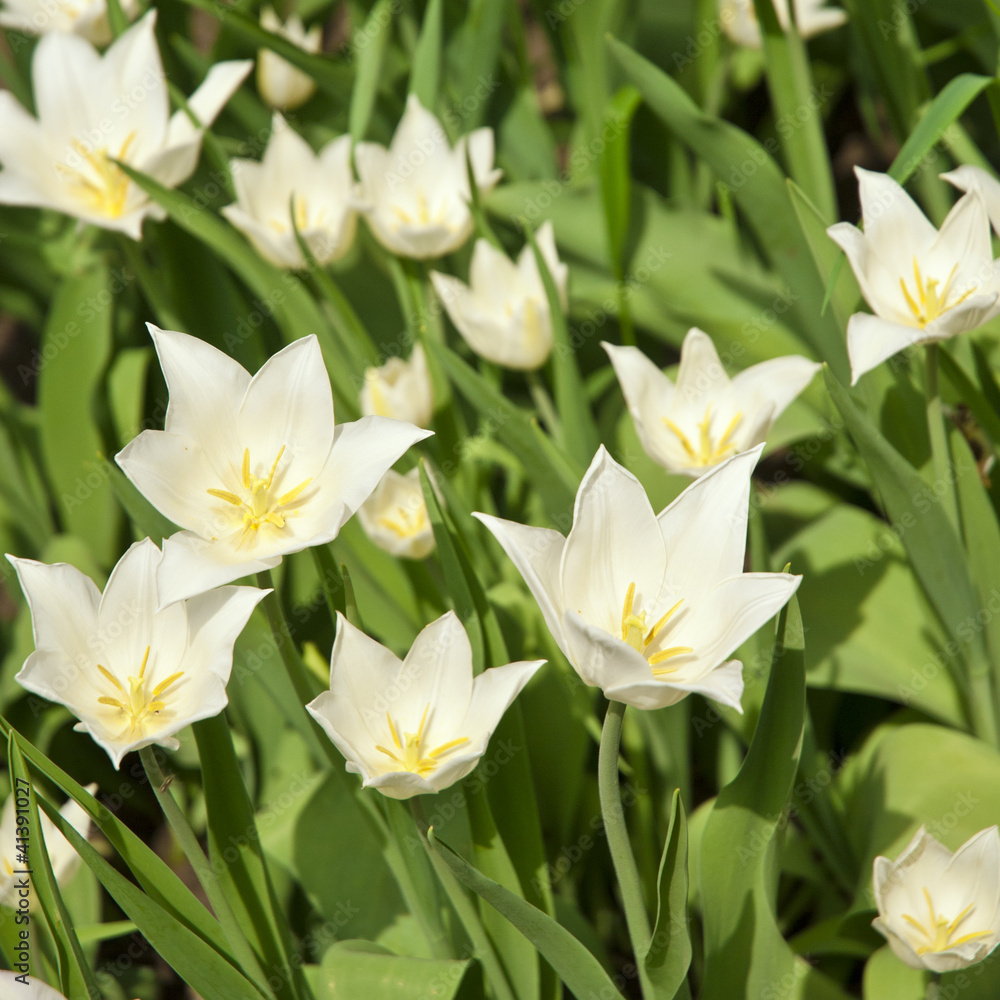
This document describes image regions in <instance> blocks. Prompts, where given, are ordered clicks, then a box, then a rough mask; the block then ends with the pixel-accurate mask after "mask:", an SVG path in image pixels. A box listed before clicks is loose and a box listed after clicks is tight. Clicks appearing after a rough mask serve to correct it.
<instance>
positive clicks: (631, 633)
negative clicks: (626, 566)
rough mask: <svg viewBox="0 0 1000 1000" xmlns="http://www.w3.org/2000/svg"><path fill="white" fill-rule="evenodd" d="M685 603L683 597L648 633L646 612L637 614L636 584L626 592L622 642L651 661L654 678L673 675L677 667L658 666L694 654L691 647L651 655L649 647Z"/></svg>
mask: <svg viewBox="0 0 1000 1000" xmlns="http://www.w3.org/2000/svg"><path fill="white" fill-rule="evenodd" d="M683 603H684V598H683V597H682V598H681V599H680V600H679V601H678V602H677V603H676V604H675V605H674V606H673V607H672V608H671V609H670V610H669V611H668V612H667V613H666V614H665V615H663V617H661V618H660V620H659V621H658V622H657V623H656V624H655V625H654V626H653V627H652V628H651V629H649V630H648V631H647V629H646V612H645V611H640V612H639V614H636V613H635V609H634V605H635V584H634V583H630V584H629V585H628V590H627V591H626V592H625V603H624V604H623V605H622V642H624V643H627V644H628V645H629V646H631V647H632V648H633V649H634V650H636V652H639V653H642V655H643V656H644V657H645V658H646V659H647V660H648V661H649V665H650V666H651V667H652V668H653V676H654V677H660V676H662V675H663V674H669V673H673V672H674V671H675V670H676V669H677V668H676V667H660V666H658V664H660V663H663V662H665V661H666V660H670V659H673V657H675V656H681V655H682V654H684V653H693V652H694V649H693V648H692V647H691V646H670V647H669V648H667V649H661V650H658V651H657V652H655V653H650V652H649V651H648V647H649V646H650V644H651V643H652V642H653V640H654V639H655V638H656V637H657V635H659V633H660V632H661V631H662V630H663V627H664V626H665V625H666V624H667V622H668V621H669V620H670V619H671V617H673V614H674V612H675V611H676V610H677V609H678V608H679V607H680V606H681V605H682V604H683Z"/></svg>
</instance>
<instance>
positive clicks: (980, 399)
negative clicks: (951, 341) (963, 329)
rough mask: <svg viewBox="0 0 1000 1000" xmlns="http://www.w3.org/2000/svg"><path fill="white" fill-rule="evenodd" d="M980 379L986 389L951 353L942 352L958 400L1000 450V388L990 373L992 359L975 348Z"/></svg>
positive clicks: (943, 366) (943, 371) (943, 365)
mask: <svg viewBox="0 0 1000 1000" xmlns="http://www.w3.org/2000/svg"><path fill="white" fill-rule="evenodd" d="M972 349H973V356H974V358H975V364H976V376H977V377H978V378H979V380H980V382H981V385H982V388H980V386H979V385H977V384H976V383H975V381H973V379H972V378H971V377H970V376H969V374H968V373H967V372H966V370H965V368H964V367H963V366H962V365H961V364H959V362H958V361H956V360H955V358H953V357H952V355H951V354H950V353H949V352H948V351H938V361H939V362H940V364H941V374H942V375H943V376H944V378H945V379H946V380H947V381H948V382H950V383H951V386H952V388H953V389H954V390H955V393H956V394H957V396H958V398H959V399H961V401H962V402H963V403H965V405H966V406H968V407H969V409H970V410H971V411H972V415H973V416H974V417H975V418H976V420H977V421H978V422H979V424H980V426H981V427H982V428H983V429H984V430H985V431H986V433H987V434H988V435H989V437H990V443H991V446H992V447H993V449H994V451H995V450H996V449H997V447H1000V388H998V387H997V385H996V382H995V381H994V378H993V373H992V372H991V371H990V364H989V360H988V359H987V358H986V357H985V356H984V355H983V353H982V351H980V350H978V348H977V346H976V345H975V344H973V345H972Z"/></svg>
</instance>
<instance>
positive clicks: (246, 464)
mask: <svg viewBox="0 0 1000 1000" xmlns="http://www.w3.org/2000/svg"><path fill="white" fill-rule="evenodd" d="M241 481H242V483H243V488H244V489H246V490H248V489H250V449H249V448H244V449H243V469H242V480H241ZM208 492H209V493H211V492H212V491H211V490H209V491H208Z"/></svg>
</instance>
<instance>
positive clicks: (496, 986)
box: [410, 797, 515, 1000]
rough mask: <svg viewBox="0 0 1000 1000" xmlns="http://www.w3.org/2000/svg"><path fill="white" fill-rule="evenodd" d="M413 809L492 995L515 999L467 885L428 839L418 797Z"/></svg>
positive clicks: (441, 879) (428, 849) (427, 850)
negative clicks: (455, 874)
mask: <svg viewBox="0 0 1000 1000" xmlns="http://www.w3.org/2000/svg"><path fill="white" fill-rule="evenodd" d="M410 810H411V811H412V813H413V821H414V823H415V824H416V827H417V831H418V833H419V834H420V840H421V843H423V845H424V850H425V851H426V852H427V856H428V857H429V858H430V859H431V864H432V865H433V866H434V871H435V872H436V873H437V877H438V880H439V881H440V883H441V886H442V887H443V888H444V891H445V893H446V894H447V896H448V899H449V900H450V901H451V905H452V906H453V907H454V909H455V912H456V913H457V914H458V919H459V920H460V921H461V922H462V926H463V927H464V928H465V933H466V934H468V936H469V940H470V941H471V942H472V947H473V948H474V949H475V954H476V957H477V958H478V959H479V961H480V962H482V965H483V970H484V972H485V973H486V979H487V981H488V982H489V985H490V987H491V988H492V995H493V996H494V997H495V998H496V1000H515V997H514V993H513V991H512V990H511V988H510V983H508V982H507V977H506V975H505V974H504V971H503V966H501V964H500V959H499V958H497V954H496V952H495V951H494V949H493V945H492V943H491V942H490V939H489V936H488V935H487V933H486V928H485V927H483V922H482V921H481V920H480V919H479V911H478V910H477V908H476V904H475V903H473V902H472V900H471V899H469V897H468V896H467V895H466V892H465V888H464V887H463V886H462V884H461V883H460V882H459V881H458V879H456V878H455V876H454V875H453V874H452V873H451V871H450V869H449V868H448V866H447V865H446V864H445V863H444V862H443V861H442V860H441V859H440V858H439V857H438V855H437V851H435V850H434V848H433V847H431V845H430V844H429V843H428V842H427V820H426V819H425V818H424V810H423V807H422V806H421V804H420V800H419V799H418V798H416V797H414V798H411V799H410Z"/></svg>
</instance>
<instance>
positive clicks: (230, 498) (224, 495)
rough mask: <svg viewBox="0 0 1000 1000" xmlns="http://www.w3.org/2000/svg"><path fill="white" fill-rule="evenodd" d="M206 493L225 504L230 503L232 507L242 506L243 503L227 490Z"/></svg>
mask: <svg viewBox="0 0 1000 1000" xmlns="http://www.w3.org/2000/svg"><path fill="white" fill-rule="evenodd" d="M207 492H208V493H209V494H210V495H211V496H213V497H218V498H219V499H220V500H225V501H226V503H231V504H232V505H233V506H234V507H241V506H243V501H242V500H241V499H240V498H239V497H238V496H237V495H236V494H235V493H230V492H229V490H208V491H207Z"/></svg>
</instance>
